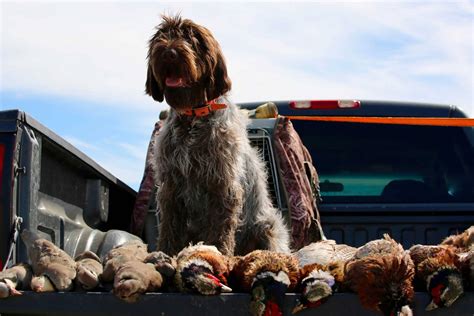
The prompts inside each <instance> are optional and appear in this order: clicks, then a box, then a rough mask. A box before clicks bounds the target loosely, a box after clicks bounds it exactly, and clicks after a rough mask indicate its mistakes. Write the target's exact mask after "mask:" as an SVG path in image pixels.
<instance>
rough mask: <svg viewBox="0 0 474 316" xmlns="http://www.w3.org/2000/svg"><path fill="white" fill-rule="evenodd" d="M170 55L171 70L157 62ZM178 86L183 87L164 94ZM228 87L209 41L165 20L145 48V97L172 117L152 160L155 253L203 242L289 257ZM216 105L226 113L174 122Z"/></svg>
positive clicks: (186, 24)
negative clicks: (174, 82)
mask: <svg viewBox="0 0 474 316" xmlns="http://www.w3.org/2000/svg"><path fill="white" fill-rule="evenodd" d="M167 50H168V53H169V51H170V50H173V52H176V58H174V59H173V60H172V61H171V62H169V61H168V60H166V58H165V60H163V59H164V58H163V57H162V56H163V54H166V52H167ZM169 78H179V79H180V80H182V81H183V82H185V86H183V87H178V88H176V87H169V86H167V79H169ZM230 86H231V83H230V79H229V78H228V77H227V70H226V66H225V61H224V58H223V56H222V52H221V50H220V47H219V45H218V43H217V41H216V40H215V39H214V38H213V37H212V34H211V33H210V32H209V31H208V30H207V29H205V28H204V27H202V26H199V25H197V24H195V23H193V22H192V21H190V20H182V19H181V18H180V17H174V18H170V17H165V18H164V21H163V23H162V24H160V25H159V27H158V31H157V33H156V34H155V35H154V36H153V38H152V39H151V41H150V51H149V69H148V79H147V84H146V87H147V89H146V91H147V93H148V94H150V95H151V96H153V98H154V99H155V100H157V101H162V100H163V96H164V97H165V98H166V101H167V103H168V104H170V105H171V107H172V109H171V111H170V115H169V117H168V119H167V121H166V123H165V125H164V127H163V129H162V130H161V131H160V133H159V135H158V136H157V139H156V144H157V145H156V146H155V147H156V149H155V152H154V155H155V162H154V165H153V167H154V169H155V176H156V183H157V185H158V187H159V189H158V205H159V210H160V218H159V221H160V227H159V232H160V234H159V238H158V248H159V250H161V251H164V252H165V253H168V254H171V255H173V254H176V253H177V252H178V251H180V250H181V249H182V248H184V247H185V246H187V245H188V244H189V242H199V241H204V242H205V243H206V244H212V245H215V246H216V247H217V248H218V249H219V250H220V251H222V253H223V254H225V255H232V254H234V253H235V254H246V253H248V252H250V251H252V250H254V249H269V250H274V251H280V252H289V246H288V245H289V236H288V231H287V228H286V227H285V225H284V223H283V219H282V217H281V215H280V214H279V213H278V212H277V211H276V210H275V208H274V207H273V206H272V203H271V200H270V198H269V195H268V192H267V183H266V174H265V171H264V170H265V167H264V164H263V162H262V161H261V160H260V158H259V156H258V153H257V151H256V150H255V149H253V148H252V147H251V146H250V143H249V140H248V138H247V134H246V125H247V118H246V117H245V116H244V115H243V113H241V111H240V110H239V109H238V108H237V106H235V105H234V104H232V103H231V102H229V101H228V100H227V99H226V98H225V97H224V95H225V93H226V92H227V91H229V90H230ZM217 97H219V100H218V102H219V103H225V104H227V108H226V109H223V110H218V111H215V112H212V113H211V114H209V115H208V116H205V117H189V116H185V115H182V114H181V113H182V112H183V110H186V109H189V108H193V107H199V106H202V105H203V104H205V103H206V102H207V101H209V100H212V99H215V98H217Z"/></svg>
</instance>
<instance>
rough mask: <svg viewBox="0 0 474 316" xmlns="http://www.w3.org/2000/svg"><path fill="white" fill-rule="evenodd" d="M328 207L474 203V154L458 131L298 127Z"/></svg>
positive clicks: (301, 123)
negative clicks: (363, 204) (338, 205)
mask: <svg viewBox="0 0 474 316" xmlns="http://www.w3.org/2000/svg"><path fill="white" fill-rule="evenodd" d="M293 124H294V126H295V128H296V129H297V131H298V132H299V134H300V136H301V138H302V140H303V143H304V144H305V145H306V147H307V148H308V150H309V151H310V152H311V155H312V157H313V163H314V164H315V166H316V169H317V170H318V174H319V177H320V189H321V195H322V198H323V203H453V202H460V203H461V202H474V154H473V148H472V145H471V144H470V143H469V141H468V138H467V137H466V132H469V133H472V129H469V130H468V129H462V128H458V127H433V126H404V125H384V124H359V123H331V122H304V121H293Z"/></svg>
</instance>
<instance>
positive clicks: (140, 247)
mask: <svg viewBox="0 0 474 316" xmlns="http://www.w3.org/2000/svg"><path fill="white" fill-rule="evenodd" d="M147 256H148V251H147V246H146V245H145V244H144V243H142V242H141V241H135V240H134V241H130V242H127V243H125V244H123V245H120V246H117V247H115V248H113V249H111V250H110V251H109V252H108V253H107V255H106V256H105V258H104V260H103V262H104V271H103V272H102V281H104V282H112V281H113V280H114V276H115V273H116V272H117V271H118V269H119V268H120V267H121V266H122V265H123V264H125V263H127V262H129V261H139V262H143V261H144V260H145V258H146V257H147Z"/></svg>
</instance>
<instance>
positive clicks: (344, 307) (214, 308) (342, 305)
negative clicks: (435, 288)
mask: <svg viewBox="0 0 474 316" xmlns="http://www.w3.org/2000/svg"><path fill="white" fill-rule="evenodd" d="M298 297H299V294H293V293H289V294H287V295H286V298H285V307H284V309H283V314H284V315H292V314H291V310H292V308H293V307H294V306H295V304H296V300H297V299H298ZM249 303H250V296H249V295H248V294H242V293H232V294H221V295H218V296H198V295H187V294H177V293H148V294H145V295H143V296H141V297H140V300H139V301H138V302H137V303H126V302H124V301H121V300H119V299H118V298H116V297H115V296H114V295H113V294H111V293H103V292H88V293H78V292H69V293H42V294H38V293H33V292H25V293H24V295H23V296H17V297H11V298H8V299H4V300H0V311H1V312H0V313H1V315H2V316H3V315H19V314H21V315H50V316H54V315H69V316H74V315H78V316H79V315H80V316H83V315H87V316H94V315H115V316H118V315H140V316H148V315H150V316H157V315H227V316H230V315H249ZM428 303H429V297H428V294H427V293H422V292H418V293H416V295H415V304H414V306H413V313H414V315H416V316H422V315H427V316H438V315H449V316H472V315H474V292H468V293H464V295H463V297H461V298H460V299H458V300H457V301H456V302H455V303H454V304H453V306H451V307H450V308H442V309H437V310H434V311H430V312H427V311H425V306H426V305H427V304H428ZM296 315H301V316H304V315H332V316H339V315H340V316H347V315H352V316H371V315H381V314H377V313H374V312H371V311H369V310H367V309H365V308H363V307H362V306H361V305H360V303H359V299H358V297H357V295H355V294H352V293H339V294H335V295H333V296H332V297H330V298H329V299H328V301H327V302H326V303H325V304H323V305H321V306H320V307H318V308H314V309H307V310H304V311H302V312H300V313H298V314H296Z"/></svg>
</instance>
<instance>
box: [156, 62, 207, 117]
mask: <svg viewBox="0 0 474 316" xmlns="http://www.w3.org/2000/svg"><path fill="white" fill-rule="evenodd" d="M180 56H182V53H180ZM179 59H180V62H174V63H165V62H157V63H156V64H155V73H156V74H159V78H156V79H157V81H158V82H160V83H161V87H162V90H163V94H164V97H165V99H166V103H168V104H169V105H170V106H171V107H173V108H174V109H176V110H177V111H182V110H187V109H190V108H193V107H196V106H199V105H202V104H204V103H205V102H206V92H205V91H206V90H205V87H204V84H202V80H203V79H202V70H201V68H202V66H201V65H198V63H197V62H196V61H195V60H193V59H192V58H190V57H189V56H186V57H180V58H179Z"/></svg>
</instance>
